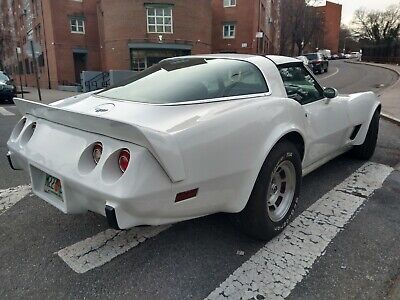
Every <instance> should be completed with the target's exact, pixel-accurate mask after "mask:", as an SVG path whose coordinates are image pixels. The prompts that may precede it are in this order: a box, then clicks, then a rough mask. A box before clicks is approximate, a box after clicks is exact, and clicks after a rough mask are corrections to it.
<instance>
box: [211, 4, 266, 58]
mask: <svg viewBox="0 0 400 300" xmlns="http://www.w3.org/2000/svg"><path fill="white" fill-rule="evenodd" d="M266 5H267V1H266V0H212V10H213V22H212V24H213V26H212V29H213V38H212V44H213V52H231V53H252V54H263V53H266V52H267V49H268V44H267V43H268V39H267V36H266V33H265V24H266V18H267V17H266Z"/></svg>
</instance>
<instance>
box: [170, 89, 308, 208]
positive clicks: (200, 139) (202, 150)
mask: <svg viewBox="0 0 400 300" xmlns="http://www.w3.org/2000/svg"><path fill="white" fill-rule="evenodd" d="M303 122H304V111H303V109H302V107H301V106H300V105H299V104H298V103H297V102H295V101H294V100H291V99H287V98H276V97H272V96H266V97H262V98H258V99H249V100H239V101H232V102H231V103H229V104H228V105H227V106H225V108H224V109H219V110H218V111H214V112H213V113H212V114H211V113H210V114H206V115H204V116H202V117H201V118H198V119H195V118H194V119H193V120H192V123H191V124H189V123H186V126H187V128H186V129H182V130H180V131H179V132H175V133H174V135H176V139H177V141H178V143H179V148H180V149H181V152H182V156H183V161H184V165H185V172H186V174H187V179H186V180H184V181H182V182H179V183H175V184H173V190H175V191H176V192H180V191H184V190H189V189H192V188H199V194H198V196H197V200H193V201H188V202H187V203H182V204H181V205H182V206H184V205H188V206H191V207H192V208H195V209H196V210H197V209H198V210H199V211H201V212H202V213H204V214H207V213H212V212H218V211H224V212H238V211H241V210H242V209H243V208H244V207H245V205H246V203H247V200H248V198H249V196H250V193H251V191H252V189H253V186H254V183H255V180H256V178H257V176H258V173H259V171H260V169H261V166H262V164H263V162H264V161H265V159H266V157H267V155H268V153H269V151H270V150H271V149H272V147H273V146H274V145H275V144H276V142H277V141H278V140H279V139H280V138H281V137H282V136H284V135H285V134H286V133H289V132H292V131H296V132H299V133H300V134H301V135H303V136H304V134H303V133H304V123H303Z"/></svg>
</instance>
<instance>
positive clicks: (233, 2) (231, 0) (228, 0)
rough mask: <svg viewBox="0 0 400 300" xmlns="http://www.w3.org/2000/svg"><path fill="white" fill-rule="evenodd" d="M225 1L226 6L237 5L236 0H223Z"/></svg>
mask: <svg viewBox="0 0 400 300" xmlns="http://www.w3.org/2000/svg"><path fill="white" fill-rule="evenodd" d="M222 1H223V2H224V7H235V6H236V0H222Z"/></svg>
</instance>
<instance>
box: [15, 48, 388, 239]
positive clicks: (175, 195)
mask: <svg viewBox="0 0 400 300" xmlns="http://www.w3.org/2000/svg"><path fill="white" fill-rule="evenodd" d="M155 86H156V87H157V88H154V87H155ZM15 103H16V106H17V108H18V110H19V111H20V113H21V114H22V116H23V117H22V119H21V120H20V121H19V122H18V124H17V125H16V126H15V128H14V130H13V132H12V133H11V136H10V139H9V140H8V142H7V146H8V149H9V152H8V154H7V156H8V160H9V163H10V166H11V167H12V168H13V169H23V170H26V171H27V172H28V173H29V174H30V178H31V186H32V191H33V192H34V193H35V194H36V195H37V196H38V197H39V198H42V199H43V200H45V201H47V202H48V203H50V204H52V205H53V206H55V207H56V208H58V209H60V210H61V211H63V212H64V213H83V212H86V211H88V210H90V211H93V212H97V213H99V214H102V215H104V216H106V218H107V219H108V222H109V224H110V226H112V227H113V228H122V229H125V228H130V227H133V226H138V225H160V224H166V223H173V222H178V221H182V220H188V219H192V218H197V217H201V216H205V215H209V214H214V213H218V212H225V213H231V214H232V218H233V220H234V222H235V224H236V225H237V226H238V227H239V228H241V229H242V230H243V231H244V232H246V233H248V234H249V235H251V236H253V237H255V238H259V239H270V238H272V237H273V236H275V235H276V234H278V233H279V232H281V231H282V230H283V228H284V227H285V226H286V225H287V224H288V223H289V222H290V220H291V219H292V218H293V216H294V215H295V214H294V210H295V209H296V207H299V205H298V201H299V195H300V194H299V193H300V187H301V180H302V176H305V175H306V174H308V173H310V172H312V171H313V170H315V169H316V168H318V167H320V166H321V165H323V164H324V163H326V162H328V161H329V160H331V159H333V158H334V157H336V156H338V155H340V154H342V153H344V152H346V151H351V153H352V154H353V155H354V156H355V157H358V158H360V159H369V158H370V157H371V156H372V154H373V152H374V149H375V145H376V139H377V134H378V127H379V116H380V114H379V112H380V107H381V105H380V103H379V101H378V98H377V97H376V95H375V94H374V93H372V92H366V93H357V94H351V95H342V96H338V92H337V90H336V89H334V88H323V87H322V86H321V85H320V84H319V83H318V82H317V80H316V79H315V78H314V76H313V75H312V72H310V71H309V70H308V69H307V68H306V67H305V66H304V64H303V62H301V61H299V60H297V59H294V58H289V57H281V56H267V57H263V56H258V55H234V54H231V55H228V54H220V55H204V56H187V57H178V58H170V59H165V60H163V61H161V62H160V63H158V64H156V65H153V66H152V67H150V68H149V69H147V70H145V71H143V72H141V73H138V74H137V76H136V77H135V78H134V79H133V80H132V81H130V82H128V83H126V84H122V85H120V86H116V87H112V88H109V89H105V90H102V91H100V92H95V93H88V94H83V95H79V96H75V97H71V98H67V99H64V100H61V101H58V102H55V103H53V104H51V105H45V104H42V103H37V102H31V101H27V100H23V99H18V98H16V99H15Z"/></svg>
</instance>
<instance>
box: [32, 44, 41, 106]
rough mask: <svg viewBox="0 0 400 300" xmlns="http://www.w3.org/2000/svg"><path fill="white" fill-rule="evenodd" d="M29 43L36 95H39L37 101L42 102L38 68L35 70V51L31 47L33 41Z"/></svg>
mask: <svg viewBox="0 0 400 300" xmlns="http://www.w3.org/2000/svg"><path fill="white" fill-rule="evenodd" d="M30 43H31V51H32V59H33V69H34V72H35V77H36V87H37V90H38V94H39V101H40V102H42V94H41V93H40V82H39V75H38V68H37V62H36V54H35V49H34V47H33V40H30Z"/></svg>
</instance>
